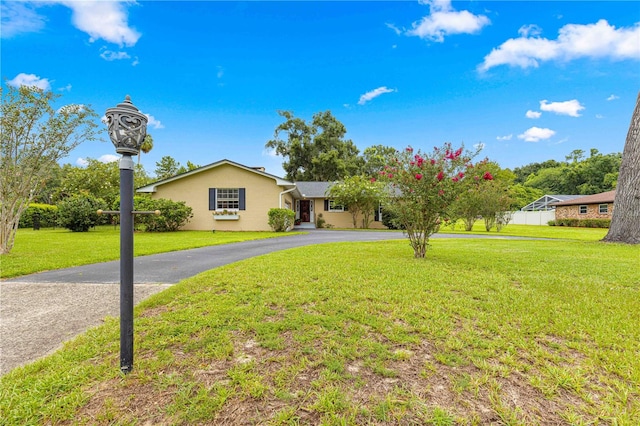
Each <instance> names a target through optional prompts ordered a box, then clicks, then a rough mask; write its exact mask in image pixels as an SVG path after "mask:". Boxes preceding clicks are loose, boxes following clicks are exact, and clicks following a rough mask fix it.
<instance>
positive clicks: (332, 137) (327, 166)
mask: <svg viewBox="0 0 640 426" xmlns="http://www.w3.org/2000/svg"><path fill="white" fill-rule="evenodd" d="M278 114H279V115H280V116H281V117H283V118H284V119H285V122H284V123H282V124H280V125H279V126H278V127H276V130H275V133H274V139H272V140H270V141H268V142H267V143H266V145H265V146H266V147H267V148H270V149H273V150H275V152H276V154H277V155H280V156H281V157H283V159H284V160H285V161H284V162H283V164H282V168H283V169H284V170H285V172H286V175H285V178H286V179H289V180H296V181H325V182H326V181H335V180H339V179H342V178H344V177H347V176H352V175H355V174H357V173H359V172H360V170H361V168H362V164H363V160H362V158H361V157H359V156H358V153H359V151H358V148H357V147H356V146H355V144H354V143H353V142H352V141H351V140H349V139H345V138H344V136H345V134H346V133H347V129H346V128H345V127H344V125H343V124H342V123H341V122H340V121H338V119H336V118H335V117H334V116H333V115H332V114H331V111H325V112H318V113H316V114H314V115H313V119H312V121H311V123H307V122H305V121H304V120H303V119H301V118H297V117H294V115H293V113H292V112H290V111H278ZM283 133H284V134H286V139H280V135H281V134H283Z"/></svg>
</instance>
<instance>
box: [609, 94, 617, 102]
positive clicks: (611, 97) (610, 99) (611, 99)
mask: <svg viewBox="0 0 640 426" xmlns="http://www.w3.org/2000/svg"><path fill="white" fill-rule="evenodd" d="M616 99H620V96H616V95H611V96H609V97H608V98H607V100H608V101H615V100H616Z"/></svg>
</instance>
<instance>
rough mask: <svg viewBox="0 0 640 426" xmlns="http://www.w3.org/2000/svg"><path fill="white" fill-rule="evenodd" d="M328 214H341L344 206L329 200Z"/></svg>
mask: <svg viewBox="0 0 640 426" xmlns="http://www.w3.org/2000/svg"><path fill="white" fill-rule="evenodd" d="M327 211H329V212H336V213H337V212H343V211H344V206H343V205H342V204H336V202H335V201H334V200H331V199H330V200H329V210H327Z"/></svg>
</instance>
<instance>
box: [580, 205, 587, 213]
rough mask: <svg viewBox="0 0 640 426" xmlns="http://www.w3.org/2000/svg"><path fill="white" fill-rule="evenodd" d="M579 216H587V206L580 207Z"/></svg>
mask: <svg viewBox="0 0 640 426" xmlns="http://www.w3.org/2000/svg"><path fill="white" fill-rule="evenodd" d="M580 214H587V206H580Z"/></svg>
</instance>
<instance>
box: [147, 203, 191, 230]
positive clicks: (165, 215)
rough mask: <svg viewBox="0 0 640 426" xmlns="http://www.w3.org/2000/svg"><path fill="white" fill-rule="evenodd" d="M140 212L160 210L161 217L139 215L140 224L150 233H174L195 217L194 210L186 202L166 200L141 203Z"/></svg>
mask: <svg viewBox="0 0 640 426" xmlns="http://www.w3.org/2000/svg"><path fill="white" fill-rule="evenodd" d="M140 204H141V205H140V210H148V211H155V210H160V215H158V216H156V215H155V214H145V215H139V216H141V217H140V219H141V220H140V222H141V223H143V224H144V225H145V230H146V231H148V232H173V231H177V230H178V229H180V228H181V227H183V226H184V225H186V224H187V222H189V219H191V218H192V217H193V209H192V208H191V207H189V206H187V204H186V203H185V202H184V201H171V200H167V199H165V198H159V199H157V200H151V199H147V200H146V201H142V202H141V203H140ZM136 208H137V207H136Z"/></svg>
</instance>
